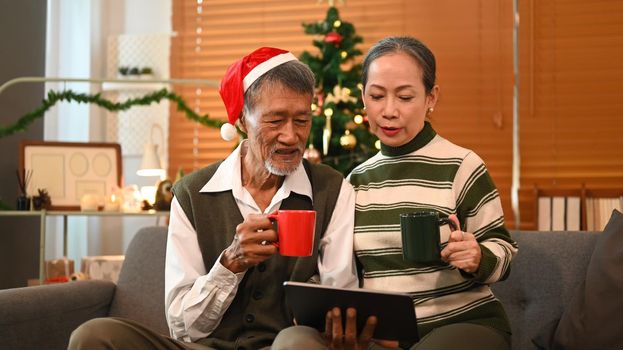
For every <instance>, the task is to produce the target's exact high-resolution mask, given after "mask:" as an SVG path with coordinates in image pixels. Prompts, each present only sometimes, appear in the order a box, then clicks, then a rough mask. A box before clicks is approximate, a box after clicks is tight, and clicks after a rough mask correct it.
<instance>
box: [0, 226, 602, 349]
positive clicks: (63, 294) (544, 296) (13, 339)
mask: <svg viewBox="0 0 623 350" xmlns="http://www.w3.org/2000/svg"><path fill="white" fill-rule="evenodd" d="M512 235H513V238H514V239H515V240H517V242H518V243H519V255H518V256H517V257H516V259H515V260H514V261H513V265H512V271H511V275H510V277H509V278H508V280H506V281H504V282H501V283H497V284H495V285H494V287H493V289H494V291H495V294H496V296H497V297H498V298H499V299H500V300H501V301H502V302H503V304H504V305H505V307H506V310H507V312H508V316H509V318H510V321H511V324H512V328H513V348H514V349H522V350H523V349H534V348H535V347H534V346H533V345H532V343H531V339H532V338H533V337H534V336H535V335H536V334H537V333H538V332H539V331H540V330H542V329H543V327H544V326H545V325H546V324H547V323H549V322H550V321H551V320H553V319H556V318H557V317H559V316H560V314H561V312H562V310H563V308H564V306H565V304H566V303H568V302H569V301H570V299H571V297H572V295H573V293H574V291H575V289H576V287H577V286H578V285H579V283H580V281H581V280H582V279H583V278H584V275H585V272H586V268H587V265H588V261H589V259H590V255H591V253H592V251H593V247H594V246H595V243H596V240H597V237H598V236H599V234H598V233H589V232H512ZM165 245H166V229H165V228H164V227H150V228H144V229H141V230H140V231H139V232H138V233H137V234H136V236H135V237H134V239H133V240H132V242H131V243H130V246H129V247H128V250H127V252H126V260H125V262H124V265H123V269H122V271H121V275H120V277H119V282H118V284H117V285H116V286H115V285H114V284H113V283H110V282H103V281H82V282H72V283H66V284H60V285H48V286H42V287H29V288H16V289H8V290H0V349H65V348H66V346H67V341H68V339H69V335H70V333H71V331H72V330H73V329H75V328H76V327H77V326H78V325H80V324H81V323H82V322H84V321H87V320H89V319H91V318H95V317H104V316H120V317H128V318H131V319H134V320H137V321H139V322H142V323H144V324H146V325H148V326H150V327H152V328H153V329H155V330H157V331H159V332H162V333H163V334H168V330H167V327H166V323H165V319H164V272H163V271H164V252H165Z"/></svg>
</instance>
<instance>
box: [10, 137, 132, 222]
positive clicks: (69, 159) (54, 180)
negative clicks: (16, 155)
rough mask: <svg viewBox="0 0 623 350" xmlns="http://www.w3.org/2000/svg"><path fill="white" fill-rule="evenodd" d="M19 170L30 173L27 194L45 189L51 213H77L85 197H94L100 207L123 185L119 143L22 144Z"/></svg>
mask: <svg viewBox="0 0 623 350" xmlns="http://www.w3.org/2000/svg"><path fill="white" fill-rule="evenodd" d="M20 167H21V169H22V170H28V171H32V177H31V179H30V182H29V183H28V187H27V194H28V195H29V196H33V195H36V194H37V190H38V189H46V190H47V191H48V194H49V195H50V198H51V201H52V205H51V207H50V209H51V210H68V211H72V210H80V199H81V198H82V196H83V195H85V194H93V195H96V197H97V198H98V199H99V200H98V201H99V205H100V206H102V205H104V202H105V200H106V198H108V197H109V196H110V195H111V194H112V193H113V191H114V190H115V189H117V188H121V186H122V175H121V174H122V162H121V145H119V144H118V143H93V142H56V141H22V143H21V145H20Z"/></svg>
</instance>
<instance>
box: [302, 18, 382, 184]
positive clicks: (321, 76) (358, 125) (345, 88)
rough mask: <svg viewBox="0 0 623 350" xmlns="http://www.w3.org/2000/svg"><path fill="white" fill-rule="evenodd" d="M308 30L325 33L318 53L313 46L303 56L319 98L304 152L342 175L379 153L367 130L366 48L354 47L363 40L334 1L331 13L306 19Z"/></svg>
mask: <svg viewBox="0 0 623 350" xmlns="http://www.w3.org/2000/svg"><path fill="white" fill-rule="evenodd" d="M303 27H304V28H305V33H306V34H309V35H314V36H318V37H321V38H320V39H315V40H313V45H314V46H315V47H316V48H318V50H319V53H318V54H316V55H313V54H311V53H310V52H308V51H304V52H303V53H302V54H301V57H300V60H301V61H302V62H304V63H306V64H307V65H309V67H310V68H311V70H312V71H313V72H314V75H315V76H316V97H315V99H314V104H313V105H312V111H313V122H312V129H311V134H310V137H309V146H308V148H307V150H306V151H305V157H306V158H307V159H308V160H310V161H312V162H320V161H322V163H325V164H327V165H329V166H331V167H333V168H335V169H337V170H338V171H340V172H342V173H343V174H345V175H346V174H348V173H349V172H350V171H351V170H352V169H353V168H354V167H355V166H357V165H358V164H360V163H362V162H363V161H365V160H366V159H368V158H369V157H370V156H372V155H373V154H375V153H376V152H377V151H378V149H377V147H376V141H377V138H376V136H374V135H372V134H371V133H370V131H369V129H368V123H367V118H366V117H365V113H364V110H363V102H362V101H361V88H362V86H361V83H360V82H361V64H360V63H355V58H356V57H357V56H361V55H362V53H361V51H360V50H359V49H357V48H356V47H355V46H356V45H357V44H360V43H361V42H362V41H363V39H362V38H361V36H359V35H357V34H355V27H354V26H353V25H352V24H351V23H348V22H344V21H342V20H341V19H340V15H339V12H338V10H337V9H336V8H335V7H334V6H329V9H328V11H327V15H326V18H325V19H324V20H322V21H319V22H316V23H303Z"/></svg>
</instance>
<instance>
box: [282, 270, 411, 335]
mask: <svg viewBox="0 0 623 350" xmlns="http://www.w3.org/2000/svg"><path fill="white" fill-rule="evenodd" d="M283 285H284V288H285V293H286V303H287V305H288V306H289V307H290V308H291V310H292V313H293V314H294V318H295V319H296V322H297V324H299V325H305V326H310V327H313V328H316V329H318V330H319V331H320V332H324V328H325V316H326V314H327V312H328V311H329V310H331V309H332V308H334V307H336V306H337V307H339V308H340V309H341V310H342V315H343V318H344V319H345V315H346V309H347V308H349V307H353V308H355V309H357V332H360V331H361V330H362V329H363V326H364V325H365V323H366V320H367V318H368V316H372V315H374V316H376V317H377V319H378V322H377V325H376V328H375V329H374V336H373V338H375V339H387V340H402V341H413V342H416V341H418V340H419V335H418V331H417V319H416V317H415V309H414V308H413V301H412V300H411V297H410V296H409V295H407V294H400V293H390V292H379V291H372V290H368V289H346V288H337V287H329V286H323V285H319V284H310V283H300V282H291V281H287V282H284V283H283Z"/></svg>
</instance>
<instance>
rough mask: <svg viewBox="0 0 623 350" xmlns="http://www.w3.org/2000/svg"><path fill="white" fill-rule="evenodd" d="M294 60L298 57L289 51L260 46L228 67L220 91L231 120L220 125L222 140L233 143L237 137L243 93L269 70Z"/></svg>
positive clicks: (228, 117)
mask: <svg viewBox="0 0 623 350" xmlns="http://www.w3.org/2000/svg"><path fill="white" fill-rule="evenodd" d="M294 60H296V57H295V56H294V55H293V54H292V53H290V52H288V51H285V50H281V49H276V48H274V47H261V48H259V49H257V50H255V51H253V52H251V53H250V54H248V55H246V56H244V57H243V58H241V59H239V60H237V61H236V62H234V63H233V64H232V65H231V66H229V68H227V71H226V72H225V76H224V77H223V80H221V87H220V89H219V94H220V95H221V99H222V100H223V103H224V104H225V109H226V110H227V119H228V121H229V123H225V124H223V125H222V126H221V137H222V138H223V139H224V140H225V141H231V140H233V139H234V138H235V137H236V135H237V131H236V127H235V126H234V125H235V124H236V120H238V117H239V116H240V113H241V112H242V108H243V105H244V93H245V92H246V91H247V89H248V88H249V86H251V85H252V84H253V83H254V82H255V81H256V80H257V79H258V78H259V77H261V76H262V75H264V74H265V73H266V72H268V71H269V70H271V69H273V68H275V67H277V66H278V65H280V64H283V63H286V62H288V61H294Z"/></svg>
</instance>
